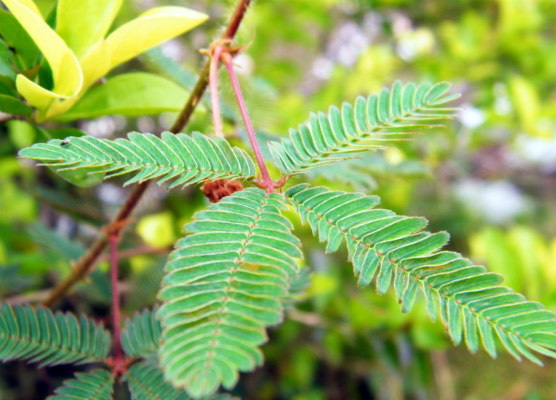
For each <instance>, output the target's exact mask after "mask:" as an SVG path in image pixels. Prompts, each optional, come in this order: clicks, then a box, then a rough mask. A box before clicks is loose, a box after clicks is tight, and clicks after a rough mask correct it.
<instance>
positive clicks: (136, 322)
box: [122, 308, 162, 357]
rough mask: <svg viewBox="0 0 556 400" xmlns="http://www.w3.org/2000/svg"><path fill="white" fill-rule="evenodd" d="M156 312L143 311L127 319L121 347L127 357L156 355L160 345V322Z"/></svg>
mask: <svg viewBox="0 0 556 400" xmlns="http://www.w3.org/2000/svg"><path fill="white" fill-rule="evenodd" d="M156 311H157V309H156V308H155V309H154V310H144V311H143V312H141V313H136V314H135V315H134V316H133V318H132V319H128V320H127V321H126V323H125V328H124V329H123V330H122V347H123V348H124V351H125V353H126V354H127V355H128V356H132V357H147V356H151V355H153V354H156V351H157V350H158V346H159V343H160V333H161V330H162V328H161V327H160V321H158V319H156V315H155V314H156Z"/></svg>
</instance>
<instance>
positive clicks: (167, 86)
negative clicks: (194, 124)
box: [57, 72, 187, 121]
mask: <svg viewBox="0 0 556 400" xmlns="http://www.w3.org/2000/svg"><path fill="white" fill-rule="evenodd" d="M186 97H187V92H186V91H185V90H184V89H183V88H182V87H181V86H179V85H177V84H175V83H174V82H172V81H170V80H168V79H166V78H163V77H160V76H158V75H154V74H149V73H145V72H134V73H129V74H121V75H117V76H115V77H114V78H110V79H108V80H107V81H106V82H105V83H104V84H103V85H100V86H97V87H94V88H92V89H91V90H89V91H88V92H87V94H86V95H85V96H83V98H81V100H79V101H78V102H77V104H75V106H74V107H72V108H71V110H70V111H68V112H66V113H64V114H63V115H61V116H60V117H58V118H57V119H59V120H63V121H71V120H75V119H83V118H95V117H99V116H102V115H111V114H119V115H125V116H140V115H150V114H160V113H162V112H166V111H168V112H178V111H179V110H181V108H182V107H183V99H184V98H186Z"/></svg>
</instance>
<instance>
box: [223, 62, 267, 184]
mask: <svg viewBox="0 0 556 400" xmlns="http://www.w3.org/2000/svg"><path fill="white" fill-rule="evenodd" d="M222 62H223V63H224V65H225V66H226V69H227V70H228V75H229V76H230V81H231V82H232V88H233V90H234V94H235V97H236V100H237V104H238V106H239V111H240V112H241V116H242V118H243V123H244V124H245V129H246V130H247V136H248V137H249V142H250V143H251V147H252V149H253V152H254V153H255V158H256V159H257V164H258V166H259V170H260V171H261V174H262V177H263V182H262V185H263V187H264V188H265V189H266V190H267V192H269V193H270V192H273V191H274V182H273V181H272V179H271V178H270V175H269V173H268V170H267V169H266V165H265V163H264V159H263V155H262V153H261V148H260V146H259V142H258V141H257V137H256V136H255V130H254V129H253V124H252V123H251V119H250V118H249V113H248V112H247V106H246V105H245V99H244V98H243V94H242V93H241V87H240V86H239V81H238V79H237V75H236V73H235V70H234V65H233V63H232V56H231V55H230V54H229V53H224V54H223V55H222Z"/></svg>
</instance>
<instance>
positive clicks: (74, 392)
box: [46, 369, 114, 400]
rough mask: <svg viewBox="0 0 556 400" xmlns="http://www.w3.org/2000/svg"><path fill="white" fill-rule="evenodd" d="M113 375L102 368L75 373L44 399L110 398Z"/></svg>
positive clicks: (96, 399)
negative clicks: (72, 377)
mask: <svg viewBox="0 0 556 400" xmlns="http://www.w3.org/2000/svg"><path fill="white" fill-rule="evenodd" d="M113 387H114V376H113V375H112V374H111V373H110V372H108V371H105V370H103V369H95V370H93V371H91V372H87V373H77V374H75V378H74V379H68V380H66V381H64V384H63V386H60V387H59V388H58V389H56V391H55V394H54V395H52V396H48V397H47V399H46V400H93V399H94V400H112V390H113Z"/></svg>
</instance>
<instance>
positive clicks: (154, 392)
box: [124, 361, 233, 400]
mask: <svg viewBox="0 0 556 400" xmlns="http://www.w3.org/2000/svg"><path fill="white" fill-rule="evenodd" d="M124 380H125V381H126V382H127V384H128V386H129V391H130V392H131V399H132V400H190V399H192V398H191V397H190V396H189V395H188V394H187V393H186V392H185V391H179V390H178V389H176V388H174V387H173V386H172V385H170V384H169V383H168V382H166V381H165V380H164V376H163V375H162V371H160V369H159V368H157V367H156V366H155V365H152V364H151V363H149V362H146V361H143V362H140V363H137V364H135V365H134V366H132V367H131V368H130V369H129V371H128V372H127V373H126V374H125V375H124ZM231 399H233V398H232V397H230V396H229V395H227V394H216V395H213V396H210V397H208V398H205V400H231Z"/></svg>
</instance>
